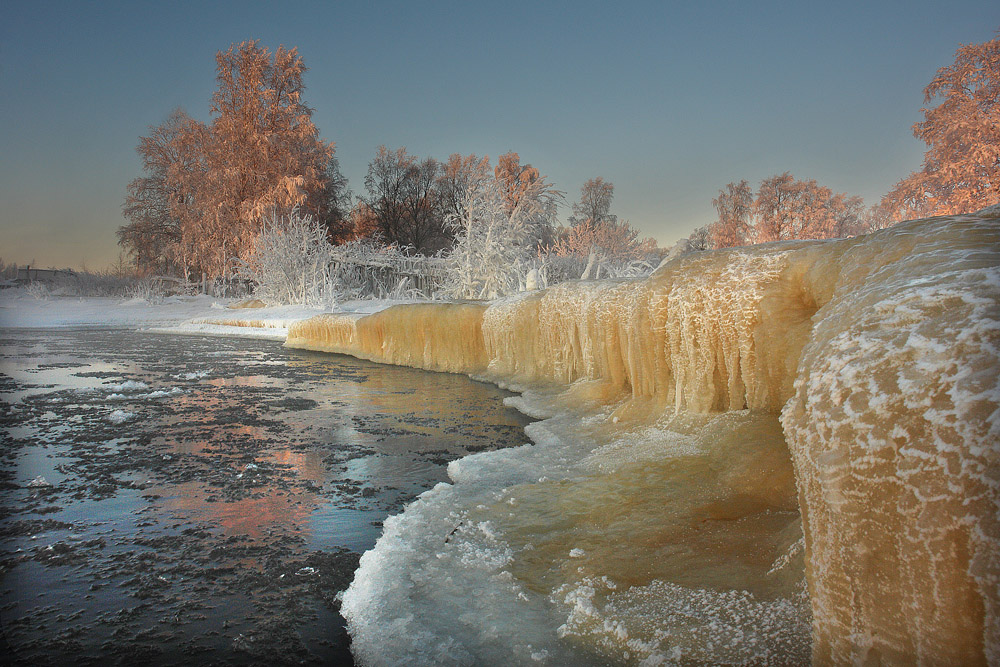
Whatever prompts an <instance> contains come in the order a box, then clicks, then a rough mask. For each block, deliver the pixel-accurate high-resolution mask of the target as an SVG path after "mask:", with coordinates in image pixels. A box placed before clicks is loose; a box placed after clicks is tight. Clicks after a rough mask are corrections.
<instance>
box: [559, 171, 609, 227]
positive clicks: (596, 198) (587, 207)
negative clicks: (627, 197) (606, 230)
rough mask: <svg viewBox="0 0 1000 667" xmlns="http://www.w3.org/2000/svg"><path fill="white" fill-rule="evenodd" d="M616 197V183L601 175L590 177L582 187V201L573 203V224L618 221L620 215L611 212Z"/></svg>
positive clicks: (571, 220) (571, 222)
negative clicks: (606, 179)
mask: <svg viewBox="0 0 1000 667" xmlns="http://www.w3.org/2000/svg"><path fill="white" fill-rule="evenodd" d="M614 197H615V186H614V183H611V182H609V181H605V180H604V179H603V178H601V177H600V176H598V177H596V178H591V179H588V180H587V182H586V183H584V184H583V187H581V188H580V201H578V202H576V203H575V204H573V215H572V216H570V219H569V222H570V225H571V226H574V227H575V226H577V225H581V224H588V223H589V224H600V223H602V222H616V221H617V220H618V216H616V215H612V213H611V201H612V200H613V199H614Z"/></svg>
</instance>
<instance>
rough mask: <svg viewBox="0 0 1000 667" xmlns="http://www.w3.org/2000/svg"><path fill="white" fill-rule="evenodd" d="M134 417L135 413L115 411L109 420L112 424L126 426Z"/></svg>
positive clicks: (109, 416)
mask: <svg viewBox="0 0 1000 667" xmlns="http://www.w3.org/2000/svg"><path fill="white" fill-rule="evenodd" d="M132 417H135V413H134V412H126V411H125V410H115V411H114V412H112V413H111V414H110V415H108V417H107V419H108V421H109V422H111V423H112V424H124V423H125V422H127V421H128V420H129V419H131V418H132Z"/></svg>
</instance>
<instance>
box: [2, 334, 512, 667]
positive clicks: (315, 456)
mask: <svg viewBox="0 0 1000 667" xmlns="http://www.w3.org/2000/svg"><path fill="white" fill-rule="evenodd" d="M507 395H508V394H507V393H506V392H504V391H501V390H500V389H497V388H495V387H493V386H490V385H485V384H481V383H478V382H474V381H472V380H470V379H468V378H466V377H464V376H458V375H448V374H443V373H429V372H424V371H417V370H413V369H407V368H398V367H392V366H381V365H377V364H373V363H368V362H365V361H360V360H356V359H353V358H349V357H342V356H335V355H323V354H318V353H311V352H304V351H299V350H286V349H284V348H283V347H281V345H280V343H276V342H271V341H256V340H246V339H226V338H202V337H187V336H164V335H156V334H150V333H143V332H135V331H128V330H100V329H89V330H56V331H53V330H46V331H27V330H19V331H12V330H4V329H0V628H2V635H0V652H2V657H3V660H2V661H0V662H3V663H4V664H10V663H13V664H31V665H45V664H52V665H63V664H102V665H103V664H129V665H132V664H148V665H161V664H185V665H203V664H337V665H339V664H351V656H350V652H349V639H348V638H347V636H346V634H345V631H344V629H343V619H342V618H341V617H340V615H339V613H338V609H339V599H338V594H339V593H340V592H341V591H343V590H344V589H345V588H346V587H347V585H348V584H349V583H350V581H351V579H352V577H353V572H354V569H355V568H356V567H357V563H358V559H359V556H360V554H361V553H362V552H363V551H365V550H366V549H369V548H371V547H372V546H373V545H374V543H375V540H376V539H377V538H378V536H379V534H380V531H381V523H382V521H383V519H384V518H385V517H386V516H388V515H389V514H393V513H396V512H398V511H400V510H401V509H402V507H403V506H404V505H405V504H406V503H408V502H409V501H410V500H412V499H413V498H414V497H416V496H417V495H418V494H420V493H421V492H423V491H425V490H427V489H429V488H431V487H433V486H434V485H435V484H437V483H438V482H442V481H446V479H447V475H446V470H445V468H446V465H447V463H448V462H449V461H452V460H454V459H456V458H459V457H462V456H465V455H466V454H469V453H472V452H478V451H484V450H488V449H495V448H498V447H508V446H514V445H519V444H522V443H524V442H525V441H526V438H525V436H524V433H523V427H524V426H525V424H526V423H527V421H528V420H527V419H526V418H525V417H523V416H521V415H520V414H518V413H516V412H515V411H513V410H511V409H508V408H505V407H504V406H503V404H502V398H503V397H504V396H507Z"/></svg>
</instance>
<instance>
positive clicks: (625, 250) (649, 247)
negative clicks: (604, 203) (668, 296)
mask: <svg viewBox="0 0 1000 667" xmlns="http://www.w3.org/2000/svg"><path fill="white" fill-rule="evenodd" d="M544 254H545V259H546V263H545V264H546V265H545V266H544V267H543V268H544V270H545V278H546V282H547V283H548V284H554V283H556V282H561V281H563V280H572V279H576V278H584V279H596V278H619V277H625V276H635V275H640V274H642V273H644V272H646V271H647V270H651V269H652V268H654V267H655V266H656V264H657V262H658V261H659V249H658V248H657V246H656V241H655V240H654V239H652V238H645V239H640V238H639V230H637V229H635V228H634V227H633V226H632V225H630V224H629V223H628V222H627V221H625V220H617V219H614V220H612V219H606V220H604V221H603V222H597V223H594V222H582V223H579V224H577V225H575V226H572V227H569V228H568V229H563V230H560V233H559V234H558V236H557V238H556V241H555V243H553V244H552V245H551V246H549V247H548V248H546V250H545V253H544Z"/></svg>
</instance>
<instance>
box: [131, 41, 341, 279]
mask: <svg viewBox="0 0 1000 667" xmlns="http://www.w3.org/2000/svg"><path fill="white" fill-rule="evenodd" d="M216 61H217V66H218V83H219V87H218V90H217V91H216V92H215V94H214V95H213V97H212V104H211V112H212V114H213V120H212V123H211V124H210V125H207V126H206V125H204V124H203V123H199V122H197V121H194V120H192V119H190V118H189V117H187V116H186V115H184V114H183V113H182V112H175V114H173V115H172V116H171V117H170V118H168V119H167V122H166V123H164V124H163V125H161V126H160V127H157V128H153V132H152V133H151V135H150V136H149V137H143V138H142V139H141V140H140V144H139V149H138V150H139V153H140V155H142V157H143V167H144V170H145V171H146V175H145V176H144V177H142V178H139V179H136V180H135V181H133V182H132V184H130V186H129V195H128V197H127V199H126V202H125V215H126V217H128V218H129V219H130V220H131V221H132V224H131V225H126V226H124V227H123V228H122V230H121V233H120V234H119V239H120V242H121V243H122V245H123V246H124V247H126V248H127V249H128V250H130V251H132V252H133V253H134V254H135V255H136V257H137V259H143V260H144V258H145V256H146V255H148V254H149V252H150V250H148V249H150V248H151V249H152V250H151V252H153V253H154V254H155V255H158V256H162V258H172V259H173V260H174V261H175V263H177V264H179V265H180V266H182V267H183V268H184V271H185V273H188V272H189V271H194V272H195V273H196V274H197V273H198V272H205V273H208V274H209V275H212V276H216V275H221V274H224V273H226V272H227V271H228V270H229V267H230V266H231V260H232V259H233V258H241V259H243V260H246V259H248V257H249V255H250V254H252V253H253V252H254V247H255V239H256V236H257V235H258V234H259V233H260V232H261V230H262V229H263V227H264V226H265V224H266V223H265V221H267V220H269V219H270V217H269V216H271V215H272V214H277V215H278V216H281V215H287V214H289V213H290V212H291V210H292V209H294V208H296V207H297V208H299V209H300V210H301V211H303V212H304V213H308V214H310V215H312V216H313V217H314V218H317V219H318V220H319V221H320V222H321V223H322V224H323V225H324V226H325V227H327V228H328V230H329V231H330V232H331V235H332V236H337V234H338V233H339V231H340V227H341V223H342V221H343V220H344V218H345V216H346V213H347V211H346V207H347V203H348V201H349V196H347V184H346V180H345V179H344V178H343V176H342V175H341V174H340V170H339V166H338V165H337V161H336V159H335V158H334V147H333V144H332V143H331V142H327V141H324V140H322V139H320V137H319V132H318V130H317V129H316V126H315V125H314V124H313V122H312V119H311V116H312V110H311V109H310V108H309V107H307V106H306V105H305V104H304V102H303V101H302V93H303V91H304V89H305V88H304V85H303V82H302V76H303V73H304V72H305V70H306V67H305V64H304V63H303V61H302V58H301V57H299V55H298V52H297V50H296V49H294V48H293V49H290V50H289V49H285V48H284V47H279V48H278V50H277V51H275V52H274V53H273V54H272V53H270V52H269V51H268V50H267V49H265V48H263V47H261V46H259V45H258V43H257V42H256V41H253V42H243V43H241V44H239V45H238V46H236V45H234V46H231V47H230V48H229V50H228V51H225V52H221V51H220V52H219V53H218V54H217V56H216ZM164 220H165V221H166V222H167V223H168V225H167V226H166V227H164V223H163V221H164ZM164 228H166V229H168V230H169V231H170V233H169V234H159V233H154V232H158V230H160V229H164ZM159 238H166V239H168V244H167V247H166V248H164V247H163V244H162V243H160V244H158V243H154V242H152V241H151V240H150V239H154V240H155V239H159Z"/></svg>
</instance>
